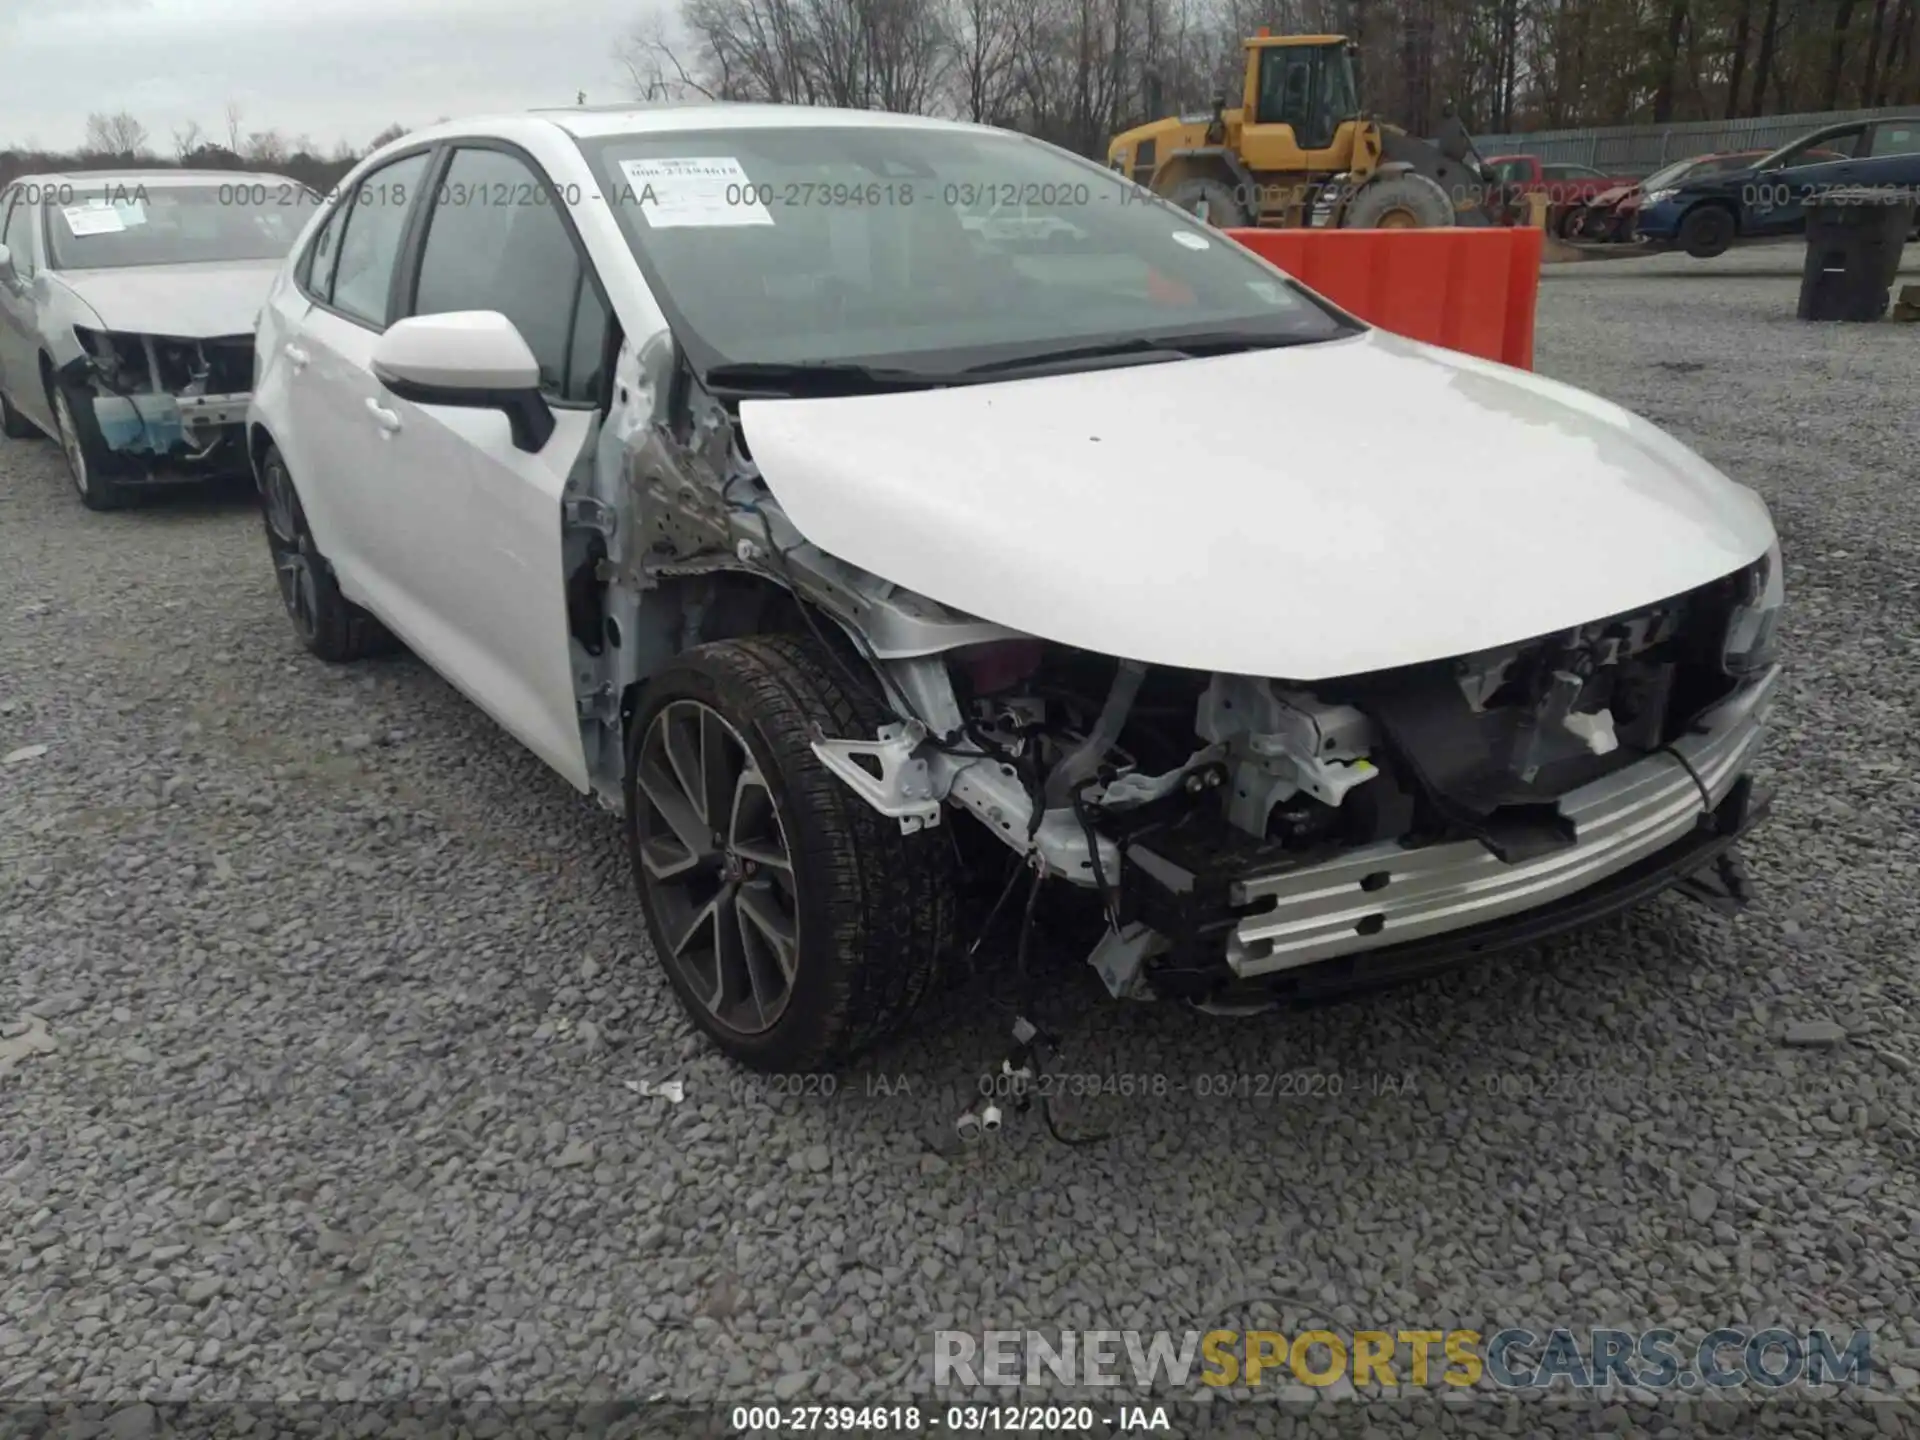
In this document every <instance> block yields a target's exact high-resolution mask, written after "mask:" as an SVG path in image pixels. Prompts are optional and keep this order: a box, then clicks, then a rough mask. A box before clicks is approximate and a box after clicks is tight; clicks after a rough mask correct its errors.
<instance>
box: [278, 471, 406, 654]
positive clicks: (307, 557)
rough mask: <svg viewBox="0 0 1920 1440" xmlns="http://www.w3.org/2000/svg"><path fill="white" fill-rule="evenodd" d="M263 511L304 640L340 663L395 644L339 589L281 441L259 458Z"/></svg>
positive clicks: (284, 597) (285, 594)
mask: <svg viewBox="0 0 1920 1440" xmlns="http://www.w3.org/2000/svg"><path fill="white" fill-rule="evenodd" d="M260 512H261V514H262V516H263V517H264V518H265V521H266V527H267V551H268V553H269V554H271V555H272V556H273V568H274V577H275V579H276V580H277V581H278V582H279V585H280V603H281V604H282V605H284V606H285V607H286V611H287V618H288V619H289V620H290V621H292V622H293V633H294V634H295V635H297V636H299V637H300V643H301V644H302V645H304V646H306V647H307V649H309V650H311V651H312V652H313V653H314V654H315V655H317V656H319V657H320V658H321V659H322V660H325V661H327V662H328V663H329V664H335V665H340V664H345V663H346V662H348V661H351V660H359V659H361V658H363V657H365V656H368V655H379V654H384V653H385V652H387V651H390V650H393V649H395V648H396V643H395V641H394V639H393V637H392V636H391V635H390V634H388V633H387V630H386V628H385V627H384V626H383V625H381V623H380V622H379V621H378V620H376V619H374V618H373V616H371V615H369V614H368V613H367V612H366V611H365V610H362V609H361V608H360V607H359V606H358V605H355V604H354V603H353V602H352V601H351V600H349V599H347V597H346V596H344V595H342V594H341V593H340V586H339V584H338V583H337V582H336V581H335V580H334V578H333V567H332V566H331V565H329V564H328V563H327V559H326V557H325V556H324V555H322V554H321V553H320V549H319V547H318V546H317V545H315V544H314V543H313V532H312V531H311V530H310V529H308V528H307V512H306V511H305V510H304V509H303V508H301V505H300V496H299V493H298V492H297V491H296V490H295V489H294V488H293V475H292V473H291V472H290V471H289V470H288V469H287V462H286V461H285V460H284V459H283V458H281V455H280V449H279V447H278V446H276V445H269V446H267V449H266V453H265V454H264V455H262V456H261V457H260Z"/></svg>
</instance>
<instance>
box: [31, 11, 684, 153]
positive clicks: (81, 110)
mask: <svg viewBox="0 0 1920 1440" xmlns="http://www.w3.org/2000/svg"><path fill="white" fill-rule="evenodd" d="M670 3H671V0H0V148H4V147H6V146H9V145H15V146H18V145H24V144H26V143H28V142H33V143H36V144H38V145H40V146H42V147H44V148H47V149H52V150H65V149H70V148H72V147H74V146H77V145H78V144H79V143H80V140H81V137H82V136H83V135H84V133H85V131H86V123H87V112H88V111H90V110H101V111H107V112H112V111H115V110H127V111H130V112H131V113H132V114H133V115H134V117H135V118H136V119H138V120H140V121H141V122H142V123H143V124H144V125H146V127H147V130H148V132H149V134H150V136H151V141H150V143H151V144H152V145H153V146H154V148H155V149H156V150H157V151H159V152H160V153H162V154H171V153H172V150H173V138H172V137H173V131H174V129H175V128H176V127H178V126H182V125H184V124H186V123H187V122H188V121H189V120H196V121H198V122H199V124H200V127H201V128H202V129H203V130H205V131H208V132H209V133H210V134H211V135H212V136H213V137H214V138H216V139H218V140H220V141H221V142H222V143H224V142H225V140H226V135H227V120H226V106H227V102H228V100H230V99H231V100H234V101H237V102H238V103H239V105H240V108H241V110H242V111H243V112H244V114H243V116H242V120H241V127H242V130H243V131H246V130H267V129H275V130H278V131H280V133H281V134H283V135H286V136H288V137H292V136H295V135H299V134H301V133H303V132H304V133H305V134H308V135H311V136H312V137H313V139H314V140H315V141H316V142H317V143H318V144H319V146H320V148H321V149H322V150H323V151H325V150H328V149H331V148H332V146H333V145H334V143H335V142H336V141H339V140H342V139H344V140H348V141H351V142H352V143H353V144H354V145H356V146H364V145H365V144H366V142H367V141H368V140H369V139H371V138H372V136H373V135H374V133H375V132H377V131H379V130H381V129H383V128H384V127H386V126H387V125H389V124H391V123H394V122H396V121H397V122H398V123H400V124H402V125H405V126H409V127H411V126H416V125H425V124H428V123H430V122H432V121H433V120H434V119H436V118H438V117H439V116H441V115H451V116H460V115H471V114H477V113H480V112H482V111H489V110H524V109H527V108H528V107H530V106H535V105H571V104H573V103H574V96H575V94H576V93H577V92H579V91H581V90H584V91H586V92H587V101H588V103H589V104H593V103H604V102H607V101H617V100H625V99H628V98H630V94H629V91H628V89H627V86H626V75H625V71H624V70H623V69H622V68H621V66H620V65H619V63H618V62H617V61H616V60H615V59H614V58H613V51H614V48H615V46H616V45H617V44H618V43H619V41H620V40H621V39H622V37H624V36H625V35H627V34H628V33H630V32H631V31H632V29H633V27H634V26H635V24H636V23H637V22H639V21H640V20H641V19H642V18H643V17H645V16H648V15H650V14H652V13H654V12H655V11H656V10H658V9H659V8H661V7H663V6H666V5H669V4H670Z"/></svg>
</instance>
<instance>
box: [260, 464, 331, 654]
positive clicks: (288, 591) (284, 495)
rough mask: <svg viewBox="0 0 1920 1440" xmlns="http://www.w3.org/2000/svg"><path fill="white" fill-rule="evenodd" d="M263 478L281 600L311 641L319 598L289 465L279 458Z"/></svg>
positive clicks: (317, 621) (316, 625)
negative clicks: (287, 467) (279, 460)
mask: <svg viewBox="0 0 1920 1440" xmlns="http://www.w3.org/2000/svg"><path fill="white" fill-rule="evenodd" d="M264 478H265V481H266V485H265V490H266V494H265V497H264V498H265V501H266V507H265V508H266V512H267V540H268V543H269V547H270V548H271V549H272V551H273V569H274V576H275V578H276V579H277V580H278V581H279V583H280V600H281V603H282V604H284V605H285V606H286V607H287V617H288V618H289V619H290V620H292V621H293V628H294V629H295V630H296V631H297V632H298V633H299V636H300V638H301V639H302V640H303V641H311V640H312V639H313V637H314V636H315V635H316V634H317V633H318V631H319V628H320V600H319V596H318V594H317V592H316V591H315V589H314V583H313V561H312V559H311V558H310V557H309V556H308V554H307V548H306V546H305V544H304V543H303V541H304V533H303V532H304V529H305V527H304V526H303V525H302V524H301V522H300V509H299V504H298V502H297V501H296V500H295V499H294V494H293V481H292V479H291V478H290V477H289V476H288V475H287V469H286V466H284V465H282V464H280V463H279V462H278V461H275V462H273V463H271V464H269V465H268V466H267V467H266V475H265V477H264Z"/></svg>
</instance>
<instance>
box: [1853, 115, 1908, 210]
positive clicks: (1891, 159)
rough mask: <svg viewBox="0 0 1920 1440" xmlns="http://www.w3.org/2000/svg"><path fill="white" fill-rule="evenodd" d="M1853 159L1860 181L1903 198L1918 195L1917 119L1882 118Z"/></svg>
mask: <svg viewBox="0 0 1920 1440" xmlns="http://www.w3.org/2000/svg"><path fill="white" fill-rule="evenodd" d="M1862 153H1863V154H1864V155H1865V157H1866V158H1865V159H1863V160H1860V161H1858V162H1857V167H1856V168H1857V169H1858V171H1859V176H1860V183H1861V184H1862V185H1873V186H1878V187H1881V188H1883V189H1887V190H1890V191H1893V192H1895V193H1898V194H1900V195H1902V196H1903V197H1904V198H1906V199H1909V200H1911V199H1913V198H1915V197H1916V196H1920V119H1905V120H1882V121H1880V122H1879V123H1878V124H1876V125H1875V126H1874V127H1873V132H1872V133H1871V134H1870V135H1868V137H1867V139H1866V142H1865V146H1864V148H1863V150H1862Z"/></svg>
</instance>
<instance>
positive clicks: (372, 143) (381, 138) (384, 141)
mask: <svg viewBox="0 0 1920 1440" xmlns="http://www.w3.org/2000/svg"><path fill="white" fill-rule="evenodd" d="M406 133H407V127H406V126H404V125H389V126H387V128H386V129H384V130H382V131H381V132H380V133H379V134H378V135H375V136H374V137H373V139H371V140H369V141H368V142H367V153H368V154H372V153H373V152H374V151H375V150H378V149H379V148H380V147H381V146H382V145H391V144H392V143H393V142H394V141H395V140H398V139H399V138H400V137H401V136H402V135H404V134H406Z"/></svg>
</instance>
